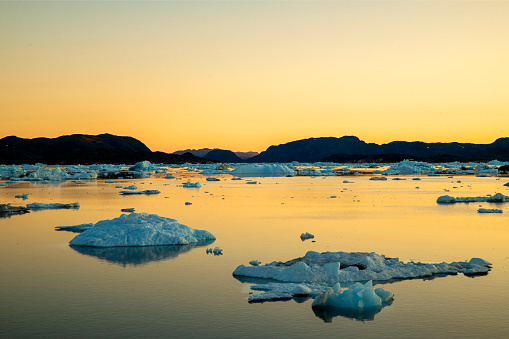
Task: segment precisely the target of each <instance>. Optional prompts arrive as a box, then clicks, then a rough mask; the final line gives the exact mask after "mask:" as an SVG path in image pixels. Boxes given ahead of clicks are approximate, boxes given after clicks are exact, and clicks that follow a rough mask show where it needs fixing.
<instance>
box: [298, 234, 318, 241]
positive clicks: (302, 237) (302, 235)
mask: <svg viewBox="0 0 509 339" xmlns="http://www.w3.org/2000/svg"><path fill="white" fill-rule="evenodd" d="M314 237H315V236H314V235H313V234H311V233H308V232H306V233H302V234H301V235H300V238H301V239H302V240H306V239H313V238H314Z"/></svg>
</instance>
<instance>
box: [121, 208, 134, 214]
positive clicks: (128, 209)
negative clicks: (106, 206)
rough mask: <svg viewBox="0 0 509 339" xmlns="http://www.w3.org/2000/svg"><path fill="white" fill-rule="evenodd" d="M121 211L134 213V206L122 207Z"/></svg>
mask: <svg viewBox="0 0 509 339" xmlns="http://www.w3.org/2000/svg"><path fill="white" fill-rule="evenodd" d="M120 212H127V213H132V212H134V208H133V207H131V208H122V209H121V210H120Z"/></svg>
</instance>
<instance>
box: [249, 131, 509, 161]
mask: <svg viewBox="0 0 509 339" xmlns="http://www.w3.org/2000/svg"><path fill="white" fill-rule="evenodd" d="M401 158H406V159H415V160H422V161H429V162H442V161H486V160H493V159H497V160H501V161H509V138H500V139H497V140H496V141H495V142H493V143H491V144H472V143H457V142H451V143H425V142H421V141H415V142H407V141H393V142H390V143H388V144H382V145H378V144H373V143H366V142H364V141H362V140H360V139H359V138H357V137H354V136H344V137H341V138H334V137H325V138H310V139H303V140H297V141H292V142H289V143H286V144H281V145H278V146H270V147H269V148H268V149H267V150H266V151H264V152H261V153H260V154H259V155H257V156H255V157H252V158H250V159H248V161H249V162H291V161H300V162H316V161H331V162H347V161H366V162H372V161H371V160H374V159H375V160H376V159H378V160H379V161H384V162H390V161H399V160H397V159H401ZM401 160H403V159H401Z"/></svg>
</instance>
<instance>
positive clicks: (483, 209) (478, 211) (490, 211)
mask: <svg viewBox="0 0 509 339" xmlns="http://www.w3.org/2000/svg"><path fill="white" fill-rule="evenodd" d="M477 213H502V210H500V209H496V208H493V209H489V208H479V209H478V210H477Z"/></svg>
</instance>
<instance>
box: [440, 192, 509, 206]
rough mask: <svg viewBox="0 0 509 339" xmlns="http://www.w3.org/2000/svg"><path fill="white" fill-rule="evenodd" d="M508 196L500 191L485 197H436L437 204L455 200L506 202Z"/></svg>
mask: <svg viewBox="0 0 509 339" xmlns="http://www.w3.org/2000/svg"><path fill="white" fill-rule="evenodd" d="M508 201H509V197H508V196H506V195H503V194H502V193H497V194H495V195H493V196H485V197H457V198H455V197H451V196H449V195H443V196H441V197H438V199H437V203H438V204H454V203H457V202H508Z"/></svg>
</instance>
